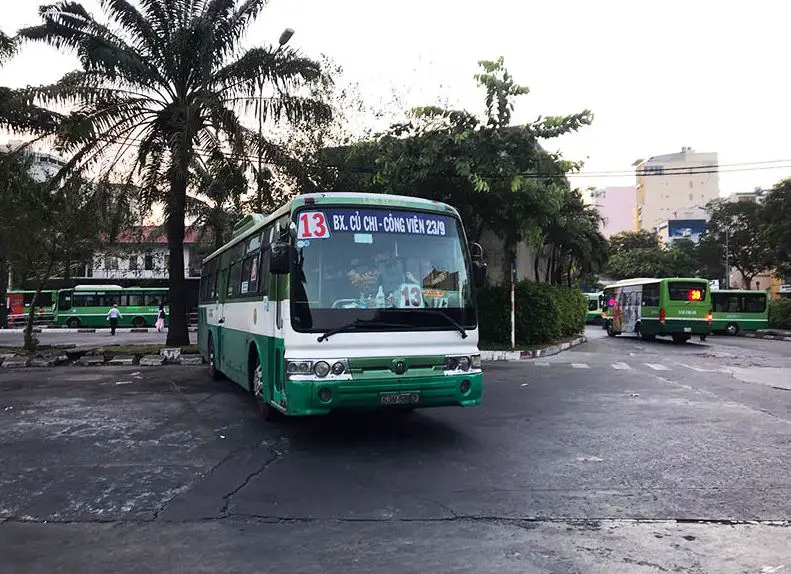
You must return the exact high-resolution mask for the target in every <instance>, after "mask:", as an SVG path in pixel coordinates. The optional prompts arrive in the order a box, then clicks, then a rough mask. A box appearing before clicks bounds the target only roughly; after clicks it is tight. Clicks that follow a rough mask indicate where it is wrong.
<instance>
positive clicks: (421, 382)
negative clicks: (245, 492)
mask: <svg viewBox="0 0 791 574" xmlns="http://www.w3.org/2000/svg"><path fill="white" fill-rule="evenodd" d="M485 272H486V268H485V264H484V263H483V262H482V251H481V249H480V246H478V245H477V244H472V245H468V243H467V239H466V236H465V233H464V228H463V226H462V222H461V219H460V217H459V214H458V212H457V211H456V210H455V209H454V208H453V207H451V206H449V205H446V204H444V203H439V202H436V201H429V200H425V199H420V198H416V197H400V196H394V195H380V194H365V193H326V194H325V193H317V194H306V195H299V196H297V197H295V198H294V199H292V200H291V201H289V202H288V203H286V204H285V205H284V206H282V207H281V208H279V209H278V210H277V211H275V212H274V213H271V214H269V215H267V216H263V215H259V214H254V215H250V216H247V217H246V218H244V219H243V220H241V221H240V222H239V223H238V224H237V225H236V226H235V228H234V235H233V238H232V239H231V240H230V242H229V243H228V244H226V245H225V246H223V247H222V248H221V249H219V250H218V251H216V252H215V253H212V254H211V255H209V256H208V257H206V258H205V259H204V261H203V264H202V270H201V283H200V307H199V318H198V345H199V347H200V352H201V354H202V355H203V356H204V358H206V359H207V361H208V363H209V366H210V370H211V373H212V375H213V376H215V377H218V376H219V375H220V374H222V375H225V376H226V377H227V378H229V379H230V380H232V381H233V382H234V383H235V384H237V385H239V386H241V387H242V388H244V389H246V390H248V391H249V392H250V393H251V395H252V396H253V397H254V399H255V401H256V404H257V405H258V406H259V408H260V409H261V411H262V413H263V415H264V416H265V418H267V419H271V418H273V417H275V416H276V415H278V414H284V415H290V416H304V415H324V414H328V413H329V412H331V411H333V410H336V409H380V408H387V409H397V410H411V409H414V408H419V407H439V406H451V405H456V406H463V407H469V406H474V405H478V404H480V402H481V397H482V395H483V374H482V369H481V355H480V352H479V351H478V316H477V309H476V304H475V287H476V286H480V285H482V284H483V281H484V280H485Z"/></svg>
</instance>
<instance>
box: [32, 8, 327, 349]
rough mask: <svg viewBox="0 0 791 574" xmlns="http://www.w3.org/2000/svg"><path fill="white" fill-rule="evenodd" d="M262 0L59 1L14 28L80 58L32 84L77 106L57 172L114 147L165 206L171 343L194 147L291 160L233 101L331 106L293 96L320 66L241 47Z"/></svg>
mask: <svg viewBox="0 0 791 574" xmlns="http://www.w3.org/2000/svg"><path fill="white" fill-rule="evenodd" d="M265 4H266V0H246V1H243V2H242V1H240V0H206V1H200V2H180V1H175V0H146V1H145V2H139V3H132V2H130V1H128V0H104V1H103V2H101V3H100V6H101V8H102V12H103V15H102V18H98V19H97V18H94V16H93V15H92V14H91V13H89V12H88V10H86V9H85V8H84V7H83V5H82V4H81V3H79V2H74V1H63V2H58V3H56V4H52V5H45V6H42V7H41V8H40V9H39V13H40V16H41V18H42V21H43V22H42V23H41V24H40V25H37V26H33V27H30V28H26V29H23V30H22V31H20V36H21V37H23V38H25V39H26V40H28V41H36V42H44V43H46V44H49V45H52V46H55V47H56V48H58V49H60V50H66V51H70V52H73V53H75V54H76V55H77V56H78V57H79V60H80V64H81V66H82V68H81V69H80V70H78V71H75V72H72V73H70V74H67V75H66V76H64V77H63V78H62V79H61V80H60V81H59V82H57V83H56V84H54V85H51V86H45V87H41V88H38V89H36V90H33V91H32V93H33V94H34V95H35V96H37V97H38V98H39V99H40V100H41V101H43V102H44V103H47V104H64V103H65V104H69V105H71V106H75V107H76V111H75V112H74V113H72V114H71V115H70V116H69V117H68V119H67V120H66V121H64V124H63V125H62V126H61V128H60V135H61V137H62V147H63V151H64V152H65V154H66V155H68V156H71V157H72V159H71V160H70V161H69V163H68V165H67V166H66V168H65V170H64V171H77V172H80V171H82V170H83V169H86V168H88V167H90V166H94V165H97V164H98V163H99V162H101V161H102V160H104V161H105V162H110V163H111V165H113V166H114V165H116V159H114V158H128V157H129V156H130V155H131V156H132V165H131V169H130V177H131V174H137V177H139V183H140V188H141V190H142V200H143V202H144V204H147V205H151V204H155V203H157V204H162V205H164V208H165V217H166V228H167V237H168V248H169V253H170V263H169V281H170V328H169V331H168V338H167V342H168V344H169V345H185V344H188V343H189V334H188V331H187V311H188V310H187V297H186V292H185V289H186V284H185V281H184V250H183V243H184V235H185V221H184V220H185V215H186V212H187V191H188V189H189V186H190V177H191V176H190V167H191V166H192V165H193V163H194V160H195V157H196V156H200V155H204V156H209V157H213V156H216V155H218V154H230V155H232V156H233V157H236V158H245V157H250V156H251V155H258V154H260V155H261V156H262V157H263V158H264V160H265V161H266V163H267V164H274V165H279V166H284V168H286V169H293V170H298V167H299V166H298V164H297V163H296V162H294V161H293V160H292V158H290V157H289V156H288V155H287V154H286V153H285V152H284V151H283V150H282V149H281V148H280V147H279V146H277V145H274V144H272V143H271V142H270V141H268V140H267V139H266V138H264V137H259V134H258V132H257V131H255V130H250V129H247V128H246V127H245V126H244V125H243V124H242V122H241V119H240V115H239V113H240V110H241V109H242V108H243V107H244V106H245V105H247V106H249V105H251V104H252V102H255V103H256V104H257V105H259V106H262V107H263V111H264V113H265V117H266V118H267V119H268V120H271V121H273V122H277V121H289V122H295V123H296V122H300V121H308V120H310V119H311V118H315V117H323V116H325V115H327V114H328V113H329V112H328V110H327V108H326V106H325V105H323V104H322V103H320V102H315V101H314V100H312V99H311V98H309V97H301V96H299V95H297V94H298V93H299V90H300V89H302V88H303V87H304V86H305V85H308V84H310V83H312V82H314V81H316V80H318V79H319V78H320V77H321V69H320V66H319V64H318V63H317V62H315V61H313V60H310V59H307V58H304V57H302V56H300V55H299V53H298V52H296V51H294V50H293V49H290V48H288V47H283V46H280V47H277V48H275V47H274V46H266V47H258V48H253V49H250V50H247V51H243V50H242V49H241V42H242V40H243V37H244V34H245V32H246V30H247V29H248V28H249V26H250V24H251V23H252V22H253V21H254V20H255V19H256V17H257V16H258V15H259V14H260V12H261V10H262V9H263V7H264V6H265ZM265 87H266V88H267V89H268V90H269V91H267V92H266V95H264V93H263V88H265ZM127 152H128V153H127ZM118 161H120V159H118Z"/></svg>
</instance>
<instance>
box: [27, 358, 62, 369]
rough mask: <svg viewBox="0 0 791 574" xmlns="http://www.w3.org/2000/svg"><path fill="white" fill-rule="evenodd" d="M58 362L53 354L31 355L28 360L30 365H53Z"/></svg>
mask: <svg viewBox="0 0 791 574" xmlns="http://www.w3.org/2000/svg"><path fill="white" fill-rule="evenodd" d="M57 363H58V358H57V357H53V356H47V357H33V359H32V360H31V361H30V366H31V367H54V366H55V365H56V364H57Z"/></svg>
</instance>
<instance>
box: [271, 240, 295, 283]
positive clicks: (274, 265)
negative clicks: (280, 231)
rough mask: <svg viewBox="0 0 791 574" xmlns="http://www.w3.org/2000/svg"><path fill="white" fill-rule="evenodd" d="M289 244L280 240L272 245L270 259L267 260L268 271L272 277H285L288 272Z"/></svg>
mask: <svg viewBox="0 0 791 574" xmlns="http://www.w3.org/2000/svg"><path fill="white" fill-rule="evenodd" d="M290 253H291V242H290V241H289V240H288V239H286V240H283V239H280V240H278V241H276V242H274V243H273V244H272V258H271V259H270V260H269V271H270V272H271V273H272V275H287V274H288V272H289V271H290V267H291V265H290V263H291V261H290V259H289V256H290Z"/></svg>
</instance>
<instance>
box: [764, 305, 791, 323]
mask: <svg viewBox="0 0 791 574" xmlns="http://www.w3.org/2000/svg"><path fill="white" fill-rule="evenodd" d="M769 327H770V328H772V329H788V330H791V299H778V300H777V301H771V302H770V303H769Z"/></svg>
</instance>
